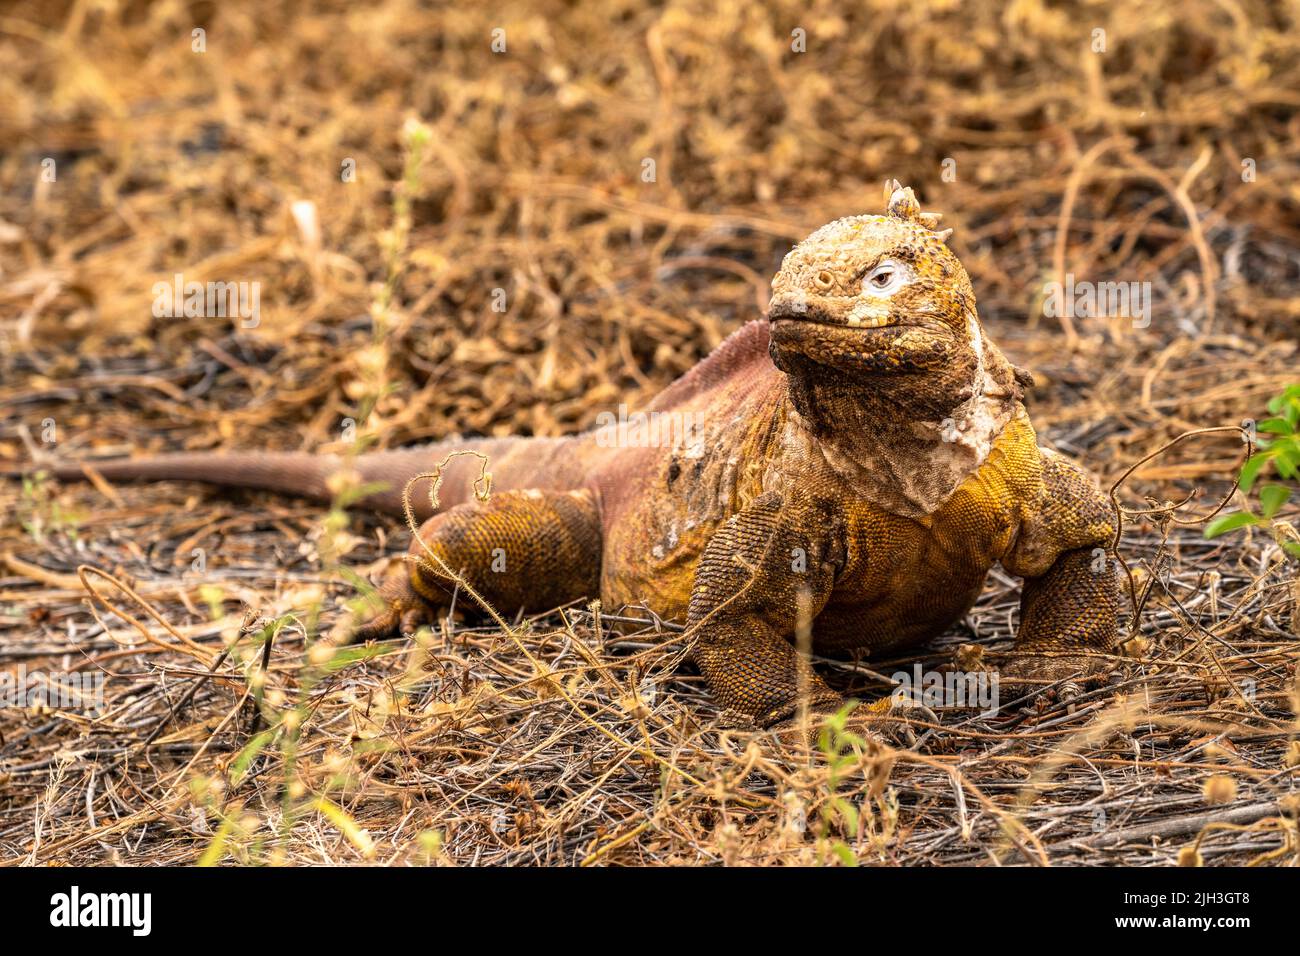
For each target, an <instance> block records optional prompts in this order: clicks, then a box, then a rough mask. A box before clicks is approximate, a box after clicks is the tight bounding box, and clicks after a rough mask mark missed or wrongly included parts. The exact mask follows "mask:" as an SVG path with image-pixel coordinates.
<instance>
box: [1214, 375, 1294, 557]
mask: <svg viewBox="0 0 1300 956" xmlns="http://www.w3.org/2000/svg"><path fill="white" fill-rule="evenodd" d="M1268 410H1269V413H1270V415H1271V416H1272V417H1270V418H1266V419H1264V420H1263V421H1261V422H1258V423H1256V425H1255V428H1256V430H1257V431H1258V432H1259V433H1260V438H1259V450H1258V451H1256V452H1255V454H1253V455H1251V456H1250V458H1249V459H1247V461H1246V463H1245V464H1244V465H1242V466H1241V477H1240V479H1239V482H1238V483H1239V484H1240V486H1241V490H1242V491H1243V492H1244V493H1245V494H1247V495H1249V494H1250V492H1251V490H1252V489H1253V488H1254V487H1255V485H1256V484H1257V483H1259V482H1260V481H1261V479H1264V478H1266V477H1267V476H1269V475H1270V474H1272V475H1275V476H1276V477H1277V478H1278V479H1279V481H1266V482H1265V483H1263V484H1260V487H1259V494H1258V498H1259V511H1258V512H1255V511H1252V510H1250V508H1249V506H1248V507H1247V509H1246V510H1245V511H1236V512H1233V513H1232V514H1228V515H1223V516H1221V517H1219V518H1216V519H1214V520H1213V521H1211V522H1210V523H1209V525H1208V526H1207V527H1206V529H1205V536H1206V537H1207V538H1217V537H1218V536H1219V535H1221V534H1225V533H1227V532H1229V531H1234V530H1236V529H1237V528H1245V527H1252V526H1259V527H1263V528H1265V529H1266V530H1267V531H1268V532H1269V533H1270V534H1271V535H1272V536H1273V540H1275V541H1276V542H1277V543H1278V544H1279V545H1280V546H1281V547H1282V549H1283V550H1284V551H1286V553H1287V554H1289V555H1291V556H1292V557H1293V558H1300V540H1296V536H1295V530H1294V529H1293V528H1292V527H1291V526H1290V524H1288V523H1287V522H1284V521H1279V520H1277V515H1278V513H1279V512H1280V511H1281V510H1282V508H1283V506H1285V505H1286V503H1287V502H1288V501H1289V500H1290V499H1291V494H1292V492H1293V491H1294V490H1295V489H1296V486H1297V483H1300V383H1298V384H1295V385H1290V386H1288V387H1287V388H1286V390H1285V391H1283V392H1282V394H1280V395H1275V396H1274V397H1273V398H1272V399H1270V400H1269V403H1268ZM1265 436H1268V437H1265ZM1283 481H1285V482H1287V484H1282V483H1281V482H1283Z"/></svg>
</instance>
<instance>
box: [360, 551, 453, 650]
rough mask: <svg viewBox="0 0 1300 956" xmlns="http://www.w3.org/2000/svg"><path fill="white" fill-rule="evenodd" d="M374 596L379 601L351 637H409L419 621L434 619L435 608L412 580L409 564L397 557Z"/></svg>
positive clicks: (418, 627)
mask: <svg viewBox="0 0 1300 956" xmlns="http://www.w3.org/2000/svg"><path fill="white" fill-rule="evenodd" d="M376 598H377V599H378V601H380V602H382V603H381V605H380V606H379V607H378V609H377V610H375V612H374V613H373V614H372V615H371V616H370V617H369V618H367V619H366V620H364V621H362V622H361V623H360V624H358V625H357V626H356V627H355V628H354V629H353V631H352V640H354V641H377V640H382V639H383V638H387V637H410V636H411V635H412V634H414V633H415V632H416V631H418V630H419V629H420V627H421V626H422V625H425V624H431V623H432V622H433V619H434V612H435V608H434V606H433V604H431V603H430V602H429V601H428V600H426V599H425V598H424V597H423V596H422V595H421V594H420V593H419V592H418V591H416V590H415V587H414V586H413V585H412V584H411V573H410V567H409V565H408V564H407V562H405V561H396V562H394V563H393V565H392V566H391V567H390V568H389V569H388V571H387V573H386V574H385V575H384V581H383V583H382V584H381V585H380V586H379V590H378V592H377V593H376Z"/></svg>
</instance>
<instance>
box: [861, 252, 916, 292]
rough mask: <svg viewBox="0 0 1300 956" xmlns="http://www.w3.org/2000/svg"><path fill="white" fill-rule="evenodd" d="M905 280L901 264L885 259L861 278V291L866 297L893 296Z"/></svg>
mask: <svg viewBox="0 0 1300 956" xmlns="http://www.w3.org/2000/svg"><path fill="white" fill-rule="evenodd" d="M906 278H907V276H906V272H905V270H904V269H903V265H902V263H900V262H895V261H894V260H893V259H886V260H885V261H884V262H881V263H880V264H879V265H877V266H876V267H875V268H874V269H872V270H871V271H870V272H868V273H867V275H866V277H865V278H863V280H862V291H863V292H866V293H867V294H868V295H893V294H894V293H895V292H897V291H898V290H899V289H900V288H901V287H902V285H903V282H904V280H905V279H906Z"/></svg>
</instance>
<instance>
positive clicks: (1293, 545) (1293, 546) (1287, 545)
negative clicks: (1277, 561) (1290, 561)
mask: <svg viewBox="0 0 1300 956" xmlns="http://www.w3.org/2000/svg"><path fill="white" fill-rule="evenodd" d="M1282 550H1283V551H1285V552H1286V553H1287V554H1289V555H1291V557H1293V558H1300V541H1283V542H1282Z"/></svg>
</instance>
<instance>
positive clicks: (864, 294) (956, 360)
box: [769, 181, 982, 380]
mask: <svg viewBox="0 0 1300 956" xmlns="http://www.w3.org/2000/svg"><path fill="white" fill-rule="evenodd" d="M885 199H886V214H885V215H883V216H852V217H850V218H847V219H837V220H836V221H835V222H832V223H829V224H827V225H825V226H822V227H821V228H820V229H818V230H817V231H816V232H814V233H813V234H812V235H811V236H809V237H808V238H807V239H805V240H804V241H803V242H801V243H799V244H798V245H797V246H795V248H794V249H793V250H792V251H791V252H790V253H789V255H787V256H786V257H785V261H784V262H783V263H782V264H781V271H780V272H778V273H777V274H776V277H775V278H774V279H773V280H772V301H771V306H770V311H769V319H770V321H771V323H772V358H773V360H774V361H775V362H776V364H777V366H778V367H779V368H781V369H782V370H784V371H786V372H789V373H791V374H795V373H796V372H797V371H799V370H800V368H801V367H806V365H807V363H808V362H810V361H811V362H813V363H816V364H817V365H820V366H830V367H833V368H837V369H841V370H843V371H845V372H848V373H850V374H861V375H880V374H895V373H909V372H927V371H931V370H937V369H946V370H949V371H952V372H958V373H960V372H965V373H967V374H965V375H964V376H963V377H965V378H967V379H968V380H969V377H970V375H973V374H974V372H975V368H976V366H977V365H978V363H979V352H980V349H981V346H982V341H981V340H982V336H981V334H980V328H979V319H978V318H977V316H976V313H975V294H974V292H973V290H972V289H971V284H970V277H969V276H967V275H966V270H965V269H963V268H962V265H961V263H960V262H959V261H957V257H956V256H955V255H953V253H952V251H951V250H950V249H949V248H948V246H947V244H946V240H947V238H948V236H949V235H950V234H951V232H952V230H951V229H945V230H943V231H942V232H939V231H936V230H935V226H937V224H938V221H939V216H938V215H936V214H933V213H923V212H921V209H920V206H919V205H918V203H917V201H916V196H915V195H914V194H913V192H912V190H911V189H907V188H903V187H901V186H899V184H898V182H897V181H895V182H893V183H892V184H887V185H886V191H885Z"/></svg>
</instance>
